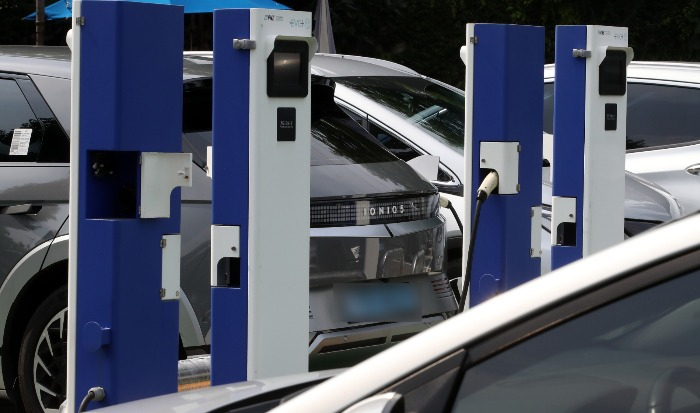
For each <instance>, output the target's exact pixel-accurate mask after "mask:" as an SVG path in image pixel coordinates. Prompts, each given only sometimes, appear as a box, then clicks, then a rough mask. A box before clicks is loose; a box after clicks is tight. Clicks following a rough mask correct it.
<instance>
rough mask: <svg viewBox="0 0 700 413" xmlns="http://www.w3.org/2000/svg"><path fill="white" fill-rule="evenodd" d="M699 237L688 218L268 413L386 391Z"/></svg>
mask: <svg viewBox="0 0 700 413" xmlns="http://www.w3.org/2000/svg"><path fill="white" fill-rule="evenodd" d="M697 231H700V214H692V215H689V216H687V217H685V218H683V219H681V220H678V221H676V222H672V223H670V224H667V225H664V226H661V227H657V228H656V229H653V230H650V231H647V232H644V233H642V234H640V235H637V236H635V237H633V238H631V239H629V240H627V241H624V242H622V243H619V244H617V245H616V246H613V247H610V248H608V249H605V250H603V251H601V252H598V253H596V254H594V255H591V256H589V257H587V258H585V259H581V260H578V261H576V262H574V263H572V264H569V265H567V266H565V267H562V268H560V269H558V270H556V271H554V272H551V273H549V274H547V275H543V276H540V277H538V278H536V279H534V280H532V281H529V282H527V283H525V284H522V285H520V286H518V287H516V288H514V289H511V290H509V291H506V292H505V293H503V294H500V295H498V296H495V297H493V298H491V299H489V300H487V301H485V302H484V303H481V304H479V305H478V306H475V307H473V308H471V309H469V310H468V311H466V312H464V313H463V314H460V315H458V316H456V317H453V318H451V319H449V320H446V321H444V322H442V323H439V324H438V325H436V326H434V327H431V328H430V329H429V330H427V331H425V332H423V333H421V334H418V335H417V336H415V337H412V338H411V339H408V340H406V341H404V342H401V343H399V344H397V345H396V346H394V347H392V348H390V349H387V350H385V351H383V352H382V353H381V354H379V355H377V356H374V357H372V358H370V359H368V360H366V361H363V362H362V363H360V364H358V365H356V366H355V367H353V368H350V369H349V370H347V371H346V372H345V373H342V374H340V375H338V376H336V377H334V378H332V379H330V380H328V381H326V382H324V383H321V384H319V385H318V386H316V387H314V388H312V389H310V390H308V391H307V392H306V393H304V394H301V395H299V396H297V397H295V398H293V399H291V400H289V401H287V402H286V403H285V404H282V405H281V406H279V407H277V408H276V409H274V410H272V412H305V411H310V410H309V407H310V406H313V409H311V410H313V411H334V410H337V409H339V408H340V409H342V408H346V407H347V406H349V405H351V404H352V403H353V402H355V401H357V400H361V399H362V398H364V397H368V396H371V395H373V394H376V393H378V392H380V391H382V390H384V389H386V387H387V386H388V385H391V384H394V383H396V381H397V379H400V378H402V377H408V376H409V375H410V374H413V373H415V372H416V371H417V370H420V369H421V368H423V367H425V366H427V365H429V364H431V363H434V362H436V361H438V360H440V359H442V358H444V357H447V356H448V355H450V354H452V353H454V352H455V351H458V350H459V349H462V348H465V346H469V345H472V344H474V343H476V342H479V341H481V340H484V339H486V338H488V337H491V336H493V334H497V333H499V332H502V331H504V330H507V329H509V328H513V327H517V326H518V325H519V324H520V323H522V321H523V320H527V319H529V318H531V317H533V316H535V315H537V314H540V313H541V312H543V311H546V310H547V309H548V308H551V307H552V306H555V305H558V304H561V303H566V302H569V301H571V300H572V299H573V298H575V297H578V296H580V295H581V294H585V293H587V292H589V291H593V290H595V289H598V288H601V287H603V286H605V285H608V284H611V283H614V282H615V281H618V280H620V279H623V278H626V277H630V276H632V277H633V276H634V275H635V274H637V273H638V272H639V271H642V270H644V269H647V268H649V267H650V266H653V265H656V264H659V263H661V262H663V261H664V260H667V259H669V258H671V257H676V256H678V255H679V254H682V253H684V252H689V251H693V250H697V249H698V248H700V238H698V237H697V236H696V235H695V234H696V233H697ZM620 257H625V258H624V259H620ZM407 360H410V362H407ZM348 389H352V391H348Z"/></svg>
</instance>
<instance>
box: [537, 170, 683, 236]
mask: <svg viewBox="0 0 700 413" xmlns="http://www.w3.org/2000/svg"><path fill="white" fill-rule="evenodd" d="M549 174H550V168H548V167H545V168H542V204H543V205H546V206H551V205H552V183H551V181H550V180H549V176H550V175H549ZM682 215H684V214H683V208H682V207H681V206H680V204H679V203H678V201H677V200H676V199H675V198H674V197H673V196H672V195H671V194H670V193H668V191H666V190H665V189H663V188H661V187H660V186H658V185H656V184H654V183H652V182H649V181H647V180H646V179H644V178H642V177H640V176H638V175H636V174H634V173H632V172H629V171H625V219H633V220H640V221H655V222H666V221H670V220H672V219H676V218H679V217H681V216H682Z"/></svg>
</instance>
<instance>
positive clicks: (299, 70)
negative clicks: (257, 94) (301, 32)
mask: <svg viewBox="0 0 700 413" xmlns="http://www.w3.org/2000/svg"><path fill="white" fill-rule="evenodd" d="M308 94H309V46H308V44H307V43H306V42H305V41H301V40H279V39H278V40H275V48H274V49H273V50H272V53H270V56H269V57H268V58H267V96H269V97H299V98H303V97H306V96H308Z"/></svg>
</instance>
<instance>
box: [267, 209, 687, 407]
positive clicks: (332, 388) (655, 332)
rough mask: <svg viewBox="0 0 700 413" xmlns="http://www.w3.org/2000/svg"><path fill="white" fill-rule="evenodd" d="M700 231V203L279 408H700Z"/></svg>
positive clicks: (491, 301)
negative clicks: (687, 213) (685, 213)
mask: <svg viewBox="0 0 700 413" xmlns="http://www.w3.org/2000/svg"><path fill="white" fill-rule="evenodd" d="M699 231H700V214H693V215H690V216H688V217H687V218H685V219H682V220H679V221H676V222H673V223H670V224H667V225H664V226H661V227H659V228H657V229H654V230H650V231H648V232H645V233H643V234H640V235H639V236H637V237H634V238H632V239H630V240H629V241H627V242H624V243H621V244H619V245H618V246H615V247H612V248H610V249H607V250H605V251H602V252H600V253H598V254H595V255H593V256H591V257H589V258H586V259H583V260H580V261H578V262H576V263H573V264H571V265H569V266H566V267H564V268H561V269H559V270H557V271H555V272H552V273H550V274H549V275H546V276H542V277H540V278H538V279H536V280H533V281H531V282H528V283H526V284H524V285H522V286H520V287H517V288H515V289H513V290H510V291H508V292H506V293H504V294H502V295H500V296H497V297H495V298H493V299H491V300H489V301H486V302H485V303H483V304H480V305H478V306H476V307H474V308H473V309H471V310H470V311H468V312H466V313H464V314H462V315H459V316H457V317H454V318H452V319H450V320H448V321H446V322H444V323H441V324H440V325H437V326H435V327H433V328H432V329H430V330H429V331H427V332H425V333H422V334H419V335H418V336H416V337H414V338H412V339H410V340H407V341H406V342H404V343H402V344H399V345H397V346H395V347H393V348H391V349H389V350H387V351H385V352H383V353H381V354H379V355H377V356H375V357H373V358H371V359H369V360H367V361H365V362H363V363H361V364H359V365H357V366H355V367H353V368H351V369H349V370H347V371H346V372H344V373H342V374H340V375H338V376H336V377H334V378H332V379H330V380H328V381H326V382H324V383H322V384H319V385H318V386H316V387H314V388H312V389H310V390H308V391H307V392H305V393H303V394H301V395H299V396H297V397H295V398H293V399H291V400H289V401H287V402H286V403H284V404H282V405H280V406H279V407H277V408H276V409H274V410H273V411H274V412H276V413H281V412H285V413H287V412H311V411H313V412H346V413H350V412H393V413H398V412H445V411H451V412H548V413H556V412H562V413H564V412H566V413H574V412H589V411H590V412H640V413H641V412H645V413H646V412H666V413H667V412H677V413H680V412H691V411H694V412H697V411H700V346H698V342H700V237H698V236H697V234H698V232H699ZM681 390H682V391H681Z"/></svg>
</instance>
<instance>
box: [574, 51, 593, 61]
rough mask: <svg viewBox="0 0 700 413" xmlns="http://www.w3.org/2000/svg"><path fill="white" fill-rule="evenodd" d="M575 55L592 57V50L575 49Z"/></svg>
mask: <svg viewBox="0 0 700 413" xmlns="http://www.w3.org/2000/svg"><path fill="white" fill-rule="evenodd" d="M571 55H572V56H573V57H580V58H583V59H586V58H589V57H591V51H590V50H586V49H574V50H572V51H571Z"/></svg>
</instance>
